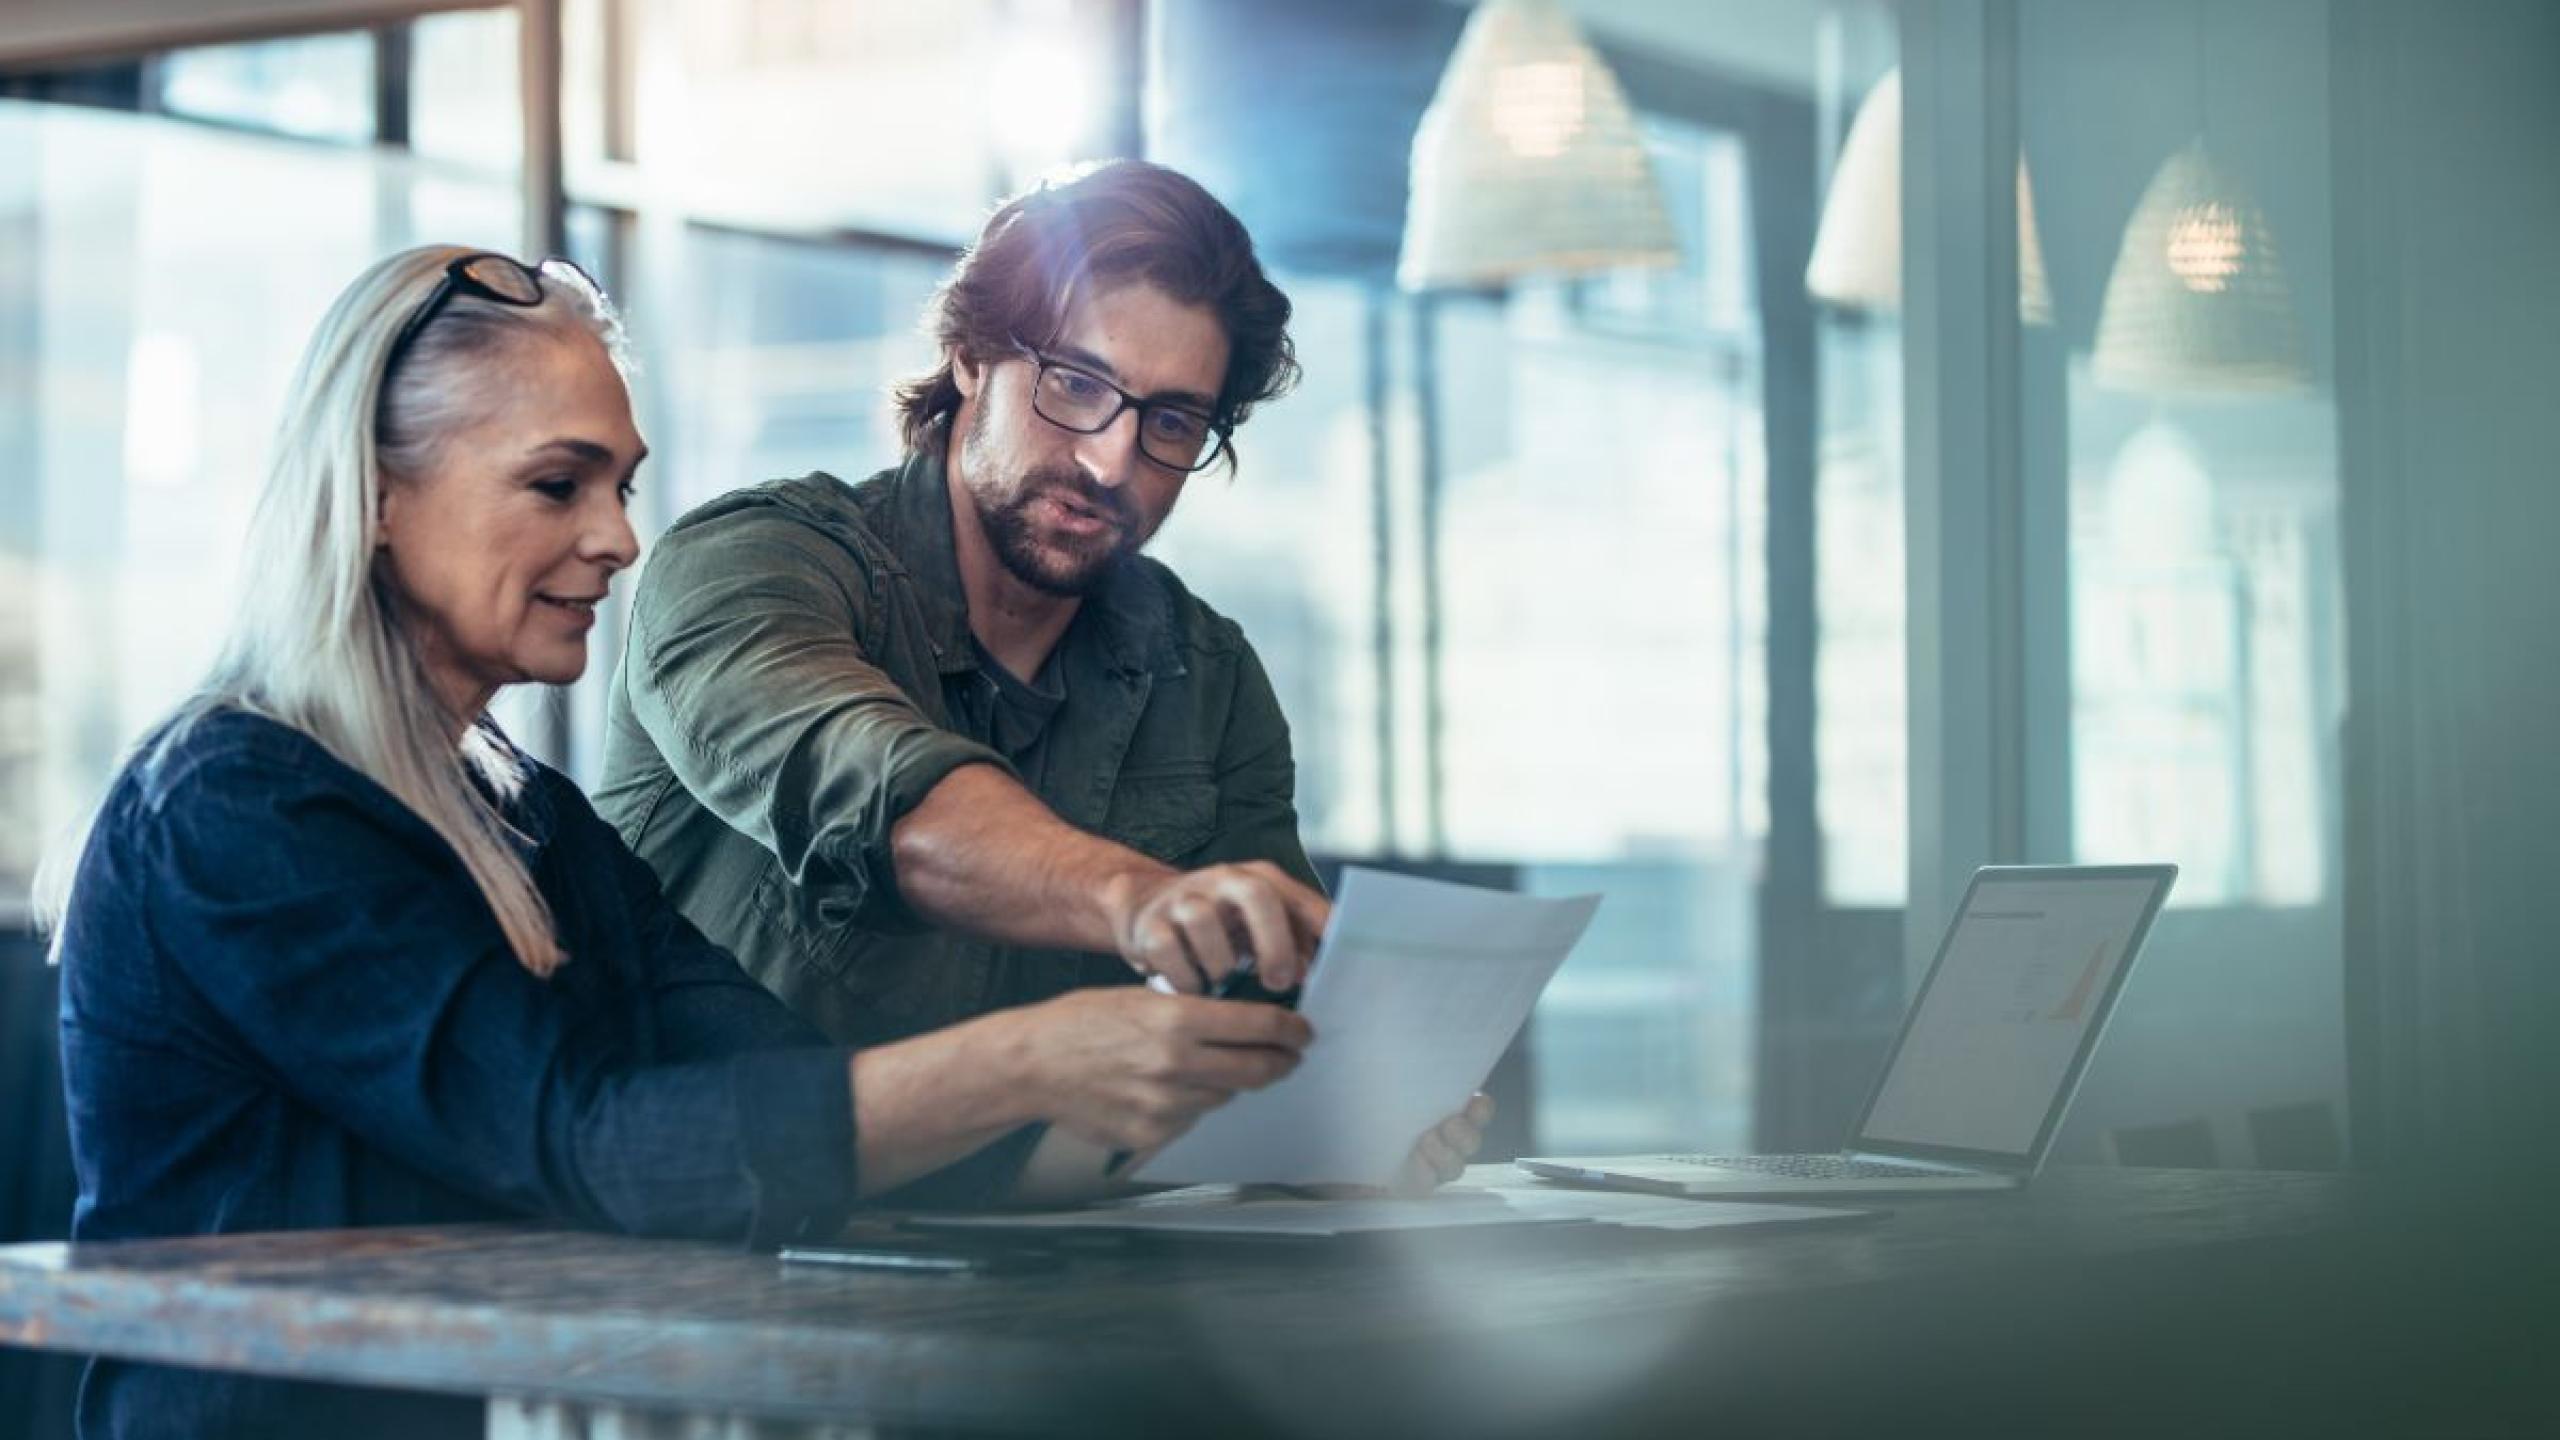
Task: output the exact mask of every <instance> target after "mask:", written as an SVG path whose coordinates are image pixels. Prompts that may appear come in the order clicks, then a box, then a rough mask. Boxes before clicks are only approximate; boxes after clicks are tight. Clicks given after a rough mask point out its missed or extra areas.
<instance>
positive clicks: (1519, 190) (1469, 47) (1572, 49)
mask: <svg viewBox="0 0 2560 1440" xmlns="http://www.w3.org/2000/svg"><path fill="white" fill-rule="evenodd" d="M1411 181H1412V188H1411V199H1410V201H1409V202H1408V205H1407V208H1406V211H1405V229H1404V250H1403V254H1402V256H1401V257H1400V258H1399V260H1398V262H1397V265H1396V281H1397V283H1398V284H1400V285H1402V286H1404V287H1405V288H1406V289H1408V290H1421V289H1433V288H1441V287H1479V286H1490V285H1499V284H1502V283H1504V282H1506V281H1509V280H1513V279H1516V278H1518V277H1520V276H1523V275H1528V274H1533V273H1541V272H1549V273H1552V272H1571V271H1587V270H1601V269H1610V268H1615V267H1620V266H1634V265H1670V264H1676V263H1677V262H1678V261H1679V258H1680V252H1679V246H1678V242H1677V241H1676V240H1675V238H1674V237H1673V235H1672V231H1671V222H1670V218H1669V216H1668V215H1667V214H1666V213H1665V212H1664V210H1663V205H1662V192H1661V189H1660V187H1659V186H1658V185H1657V183H1656V182H1655V180H1654V175H1653V167H1652V165H1651V163H1650V162H1649V161H1648V160H1647V159H1646V158H1645V153H1644V143H1643V140H1642V139H1641V137H1639V136H1638V135H1637V133H1636V124H1635V117H1634V114H1633V112H1632V111H1631V110H1629V108H1628V106H1627V98H1626V94H1625V92H1623V91H1622V90H1620V89H1619V88H1618V79H1617V77H1616V76H1615V75H1613V74H1611V73H1610V72H1609V67H1608V66H1607V65H1606V64H1604V63H1602V61H1601V59H1600V57H1599V55H1598V54H1597V53H1595V52H1594V51H1593V50H1592V48H1591V46H1590V45H1589V44H1588V43H1586V42H1585V41H1584V40H1583V38H1582V35H1581V32H1580V31H1579V30H1577V29H1576V28H1575V26H1574V24H1573V21H1572V20H1571V19H1569V18H1567V17H1566V16H1565V15H1564V14H1562V13H1561V12H1559V11H1558V10H1557V9H1556V7H1555V6H1554V5H1553V4H1551V3H1548V0H1485V3H1484V4H1482V5H1479V6H1478V7H1477V8H1476V11H1475V13H1474V14H1473V15H1471V16H1469V17H1468V19H1467V26H1466V30H1465V32H1464V33H1463V34H1462V35H1460V36H1459V39H1458V48H1457V50H1456V52H1455V53H1454V54H1452V55H1451V57H1450V59H1449V68H1448V70H1447V71H1446V72H1445V73H1443V74H1442V75H1441V77H1440V88H1439V89H1438V91H1437V92H1435V93H1434V94H1433V96H1432V98H1431V106H1430V108H1429V109H1427V110H1425V111H1424V112H1423V116H1422V123H1421V126H1420V128H1419V129H1417V130H1416V131H1415V132H1414V137H1413V164H1412V172H1411Z"/></svg>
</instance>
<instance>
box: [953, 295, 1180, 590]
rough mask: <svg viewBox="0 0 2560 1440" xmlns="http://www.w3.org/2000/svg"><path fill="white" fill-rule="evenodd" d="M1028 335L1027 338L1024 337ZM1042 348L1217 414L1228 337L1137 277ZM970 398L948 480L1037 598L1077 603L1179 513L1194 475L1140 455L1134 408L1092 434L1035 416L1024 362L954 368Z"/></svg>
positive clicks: (1029, 367)
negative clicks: (953, 479)
mask: <svg viewBox="0 0 2560 1440" xmlns="http://www.w3.org/2000/svg"><path fill="white" fill-rule="evenodd" d="M1026 338H1027V337H1026ZM1043 353H1044V354H1046V355H1048V356H1049V357H1050V358H1051V359H1053V360H1058V361H1063V362H1065V363H1067V364H1069V365H1073V366H1075V367H1077V368H1078V369H1081V370H1084V371H1088V372H1090V373H1092V374H1094V375H1097V376H1100V377H1102V378H1103V379H1106V380H1109V381H1110V382H1112V383H1113V384H1115V385H1118V386H1119V387H1120V388H1121V389H1123V390H1126V391H1128V392H1129V393H1130V394H1132V395H1136V396H1139V397H1140V398H1142V399H1147V400H1169V401H1174V402H1177V403H1180V404H1183V405H1187V406H1191V407H1194V408H1197V409H1200V410H1208V409H1211V408H1213V407H1214V405H1215V403H1216V397H1217V394H1218V388H1219V385H1220V384H1221V382H1223V381H1224V380H1225V378H1226V373H1227V335H1226V329H1225V327H1224V326H1222V325H1220V324H1219V323H1218V318H1217V316H1216V315H1215V314H1214V313H1212V312H1211V311H1209V310H1208V309H1207V308H1205V307H1203V306H1198V305H1186V304H1183V303H1182V302H1180V301H1178V300H1175V299H1173V298H1172V297H1170V296H1168V295H1166V294H1165V293H1164V292H1163V291H1162V290H1159V289H1157V288H1156V287H1154V286H1153V285H1149V284H1147V283H1145V282H1143V281H1132V282H1130V283H1127V284H1123V285H1120V286H1118V287H1116V288H1114V289H1110V290H1106V291H1103V292H1102V293H1100V294H1097V295H1092V296H1088V297H1087V298H1085V299H1084V300H1082V301H1080V302H1079V303H1077V304H1076V305H1074V306H1073V307H1072V308H1070V309H1069V310H1068V312H1067V316H1066V323H1065V325H1064V326H1063V327H1061V329H1060V330H1059V333H1058V335H1057V337H1056V338H1055V339H1053V340H1051V341H1050V342H1049V343H1048V344H1047V346H1046V348H1045V350H1044V351H1043ZM953 373H954V374H955V376H956V377H957V378H958V381H959V385H960V393H961V396H962V401H961V407H960V414H959V416H958V417H957V421H958V424H957V429H958V430H959V434H960V442H959V445H958V448H957V451H956V453H955V455H954V457H953V459H954V461H955V469H954V474H955V476H956V477H957V479H958V481H959V483H960V486H961V488H962V490H963V491H964V492H965V493H966V494H967V496H968V498H969V502H970V506H971V508H972V509H973V510H974V511H975V512H976V516H977V521H978V527H977V528H978V529H979V530H980V531H981V532H982V533H983V534H984V535H985V537H986V540H987V543H988V545H989V547H990V548H991V549H993V550H994V552H995V557H996V560H997V562H998V563H1000V564H1002V565H1003V566H1004V568H1005V570H1006V571H1007V572H1008V573H1010V574H1011V575H1012V576H1013V577H1014V578H1015V579H1017V580H1019V581H1021V582H1022V583H1023V584H1025V585H1028V586H1030V587H1031V588H1033V589H1035V590H1039V591H1041V592H1043V593H1046V594H1050V595H1057V596H1076V595H1082V594H1084V593H1086V592H1087V591H1089V590H1091V589H1092V588H1093V587H1094V586H1095V585H1096V584H1097V583H1099V582H1100V581H1101V579H1102V577H1103V576H1104V575H1106V574H1108V573H1109V572H1110V570H1111V568H1112V567H1113V566H1114V565H1117V564H1118V563H1120V561H1122V560H1123V559H1126V558H1127V557H1128V556H1130V555H1132V554H1134V553H1136V551H1137V550H1138V548H1139V547H1140V546H1142V545H1144V544H1146V543H1147V541H1148V540H1149V539H1151V538H1152V537H1153V536H1154V535H1155V533H1156V530H1157V527H1159V526H1161V525H1163V524H1164V519H1165V516H1167V515H1169V514H1171V513H1172V512H1173V502H1174V501H1175V500H1177V499H1179V498H1181V495H1182V482H1183V481H1184V480H1186V479H1188V478H1189V476H1188V475H1187V474H1186V473H1185V472H1183V471H1180V470H1176V469H1173V468H1171V467H1168V466H1165V465H1162V464H1159V463H1157V462H1156V461H1154V460H1151V459H1149V458H1148V457H1147V456H1146V455H1145V454H1143V453H1141V452H1140V451H1139V449H1138V412H1137V411H1136V410H1135V409H1129V410H1124V411H1122V412H1121V413H1120V414H1119V415H1118V416H1117V417H1116V418H1114V419H1113V420H1112V422H1111V423H1110V424H1109V425H1106V426H1104V427H1103V428H1102V430H1101V431H1099V432H1098V433H1095V434H1092V435H1079V434H1076V433H1075V432H1073V431H1071V430H1067V429H1065V428H1063V427H1061V426H1058V425H1054V424H1051V423H1050V422H1049V421H1047V420H1044V419H1042V418H1041V417H1040V415H1039V414H1038V413H1037V412H1036V411H1034V410H1033V408H1032V385H1033V382H1034V380H1035V378H1036V377H1037V375H1038V373H1039V367H1038V366H1037V365H1035V364H1034V363H1033V362H1032V361H1031V360H1030V359H1029V358H1028V357H1026V356H1022V355H1019V354H1013V355H996V356H981V357H978V358H977V359H976V360H975V361H974V362H965V361H964V362H960V363H957V364H955V365H954V367H953Z"/></svg>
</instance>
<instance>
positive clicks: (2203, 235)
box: [2089, 140, 2311, 392]
mask: <svg viewBox="0 0 2560 1440" xmlns="http://www.w3.org/2000/svg"><path fill="white" fill-rule="evenodd" d="M2089 370H2090V375H2091V378H2093V379H2095V380H2096V381H2097V382H2098V383H2099V384H2101V385H2105V386H2108V387H2110V388H2112V389H2118V390H2141V391H2154V392H2158V391H2231V390H2249V391H2284V390H2299V389H2302V388H2304V387H2305V386H2307V385H2309V384H2310V380H2311V376H2310V372H2309V371H2308V370H2307V369H2305V368H2304V364H2303V357H2302V334H2301V330H2300V327H2299V326H2298V325H2297V324H2296V323H2295V320H2294V313H2293V288H2292V287H2291V286H2290V285H2288V284H2287V283H2286V282H2285V277H2284V263H2283V260H2282V258H2281V257H2280V256H2279V255H2278V254H2277V252H2276V241H2275V232H2274V231H2272V230H2270V229H2268V228H2267V217H2266V216H2265V215H2264V214H2263V213H2261V212H2260V211H2259V209H2258V205H2257V202H2256V201H2255V200H2252V199H2251V198H2249V194H2248V192H2247V191H2246V190H2245V189H2243V188H2242V187H2241V186H2240V184H2239V183H2238V182H2237V181H2236V180H2235V179H2233V178H2232V177H2231V176H2230V175H2229V174H2228V173H2226V172H2225V171H2223V170H2222V168H2221V167H2219V166H2217V165H2215V164H2214V163H2213V160H2212V159H2211V157H2209V156H2207V155H2206V154H2205V149H2204V143H2203V142H2202V141H2201V140H2199V141H2197V142H2195V143H2193V144H2191V145H2189V146H2188V147H2187V148H2186V149H2184V150H2181V151H2179V152H2178V153H2177V154H2175V155H2172V156H2170V157H2169V160H2168V163H2166V164H2164V165H2162V166H2161V167H2160V173H2159V174H2157V175H2155V176H2153V177H2152V179H2151V185H2150V188H2149V189H2146V190H2144V191H2143V192H2142V203H2140V204H2139V205H2136V206H2135V207H2134V210H2133V219H2132V221H2131V222H2129V223H2128V224H2127V225H2126V226H2125V229H2124V245H2123V248H2121V249H2120V250H2118V251H2117V252H2116V268H2115V272H2114V273H2113V274H2112V275H2110V276H2108V277H2107V298H2106V304H2105V305H2104V307H2103V308H2102V309H2100V310H2099V312H2098V340H2097V345H2096V347H2095V349H2094V351H2093V353H2092V354H2091V356H2090V360H2089Z"/></svg>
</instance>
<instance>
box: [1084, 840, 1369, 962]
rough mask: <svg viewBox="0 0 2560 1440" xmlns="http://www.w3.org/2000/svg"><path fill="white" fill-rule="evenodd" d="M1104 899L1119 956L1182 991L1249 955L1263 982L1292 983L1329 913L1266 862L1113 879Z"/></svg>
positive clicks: (1310, 958) (1309, 959)
mask: <svg viewBox="0 0 2560 1440" xmlns="http://www.w3.org/2000/svg"><path fill="white" fill-rule="evenodd" d="M1104 904H1105V905H1106V906H1107V907H1108V908H1109V910H1110V912H1111V916H1112V931H1113V934H1114V935H1115V937H1116V942H1117V944H1118V947H1119V951H1120V957H1121V958H1122V959H1124V960H1126V961H1128V962H1129V964H1130V965H1131V966H1132V967H1133V968H1135V969H1136V970H1137V971H1138V973H1140V974H1142V975H1161V976H1163V977H1164V978H1165V982H1166V983H1167V984H1169V985H1171V986H1172V987H1173V988H1174V989H1176V990H1178V991H1181V992H1183V993H1184V994H1198V993H1199V992H1201V991H1203V990H1206V989H1208V988H1209V987H1210V986H1212V985H1214V984H1216V983H1217V982H1218V980H1219V978H1220V977H1222V976H1224V975H1225V974H1226V973H1227V972H1228V971H1229V970H1232V969H1234V968H1235V966H1236V962H1237V961H1238V960H1239V959H1241V958H1242V957H1243V956H1245V955H1248V954H1249V955H1251V956H1252V957H1253V965H1254V974H1255V977H1256V978H1257V979H1258V980H1259V981H1260V983H1261V984H1262V986H1263V988H1265V989H1268V990H1294V989H1296V988H1297V987H1298V984H1299V982H1300V981H1302V980H1304V979H1306V975H1307V966H1308V965H1309V963H1311V962H1312V961H1313V960H1314V959H1315V953H1316V942H1317V941H1318V940H1320V939H1322V938H1323V936H1324V925H1325V920H1326V919H1327V918H1328V917H1329V916H1330V915H1332V913H1333V907H1332V906H1331V905H1330V904H1329V903H1327V902H1326V900H1325V898H1324V897H1323V896H1322V895H1319V894H1317V893H1316V892H1315V891H1313V890H1310V889H1308V888H1307V887H1306V886H1305V885H1302V884H1300V883H1299V882H1298V881H1296V880H1294V879H1292V878H1290V876H1289V873H1288V872H1287V871H1285V870H1282V869H1281V868H1280V867H1279V866H1277V865H1274V864H1272V863H1271V862H1269V861H1267V860H1251V861H1247V862H1245V863H1243V864H1240V865H1212V866H1209V867H1208V868H1206V869H1202V870H1189V871H1181V872H1177V873H1173V874H1158V875H1135V874H1133V875H1123V876H1119V877H1115V879H1114V880H1113V881H1112V883H1111V884H1110V885H1109V886H1108V887H1107V888H1106V890H1105V892H1104Z"/></svg>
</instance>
